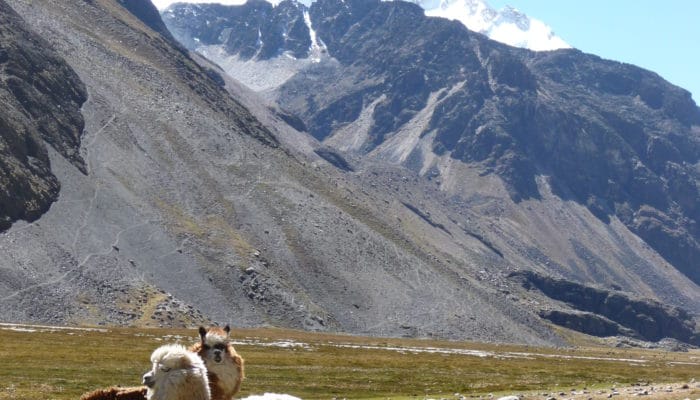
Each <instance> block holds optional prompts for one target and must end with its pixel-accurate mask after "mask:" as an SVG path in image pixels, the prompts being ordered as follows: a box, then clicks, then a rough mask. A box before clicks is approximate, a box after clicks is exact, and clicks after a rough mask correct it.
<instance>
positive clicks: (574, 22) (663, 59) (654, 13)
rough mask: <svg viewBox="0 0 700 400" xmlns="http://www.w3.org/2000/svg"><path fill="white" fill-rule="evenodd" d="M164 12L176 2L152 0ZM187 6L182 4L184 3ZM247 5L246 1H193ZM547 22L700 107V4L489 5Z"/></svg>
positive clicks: (541, 1) (616, 0) (517, 0)
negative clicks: (657, 77) (678, 90)
mask: <svg viewBox="0 0 700 400" xmlns="http://www.w3.org/2000/svg"><path fill="white" fill-rule="evenodd" d="M152 1H153V3H154V4H155V5H156V7H158V8H160V9H162V8H165V7H167V5H168V4H170V3H173V2H174V1H173V0H152ZM180 1H182V0H180ZM189 2H196V3H211V2H217V3H224V4H226V3H228V4H241V3H243V2H244V0H190V1H189ZM486 2H487V3H488V4H489V5H491V7H493V8H495V9H501V8H503V7H505V6H506V5H511V6H513V7H515V8H517V9H518V10H520V11H522V12H523V13H525V14H527V15H528V16H530V17H531V18H535V19H538V20H540V21H543V22H544V23H545V24H547V25H549V26H550V27H551V28H552V30H553V31H554V33H555V34H556V35H557V36H559V37H561V38H562V39H564V41H566V42H567V43H569V44H570V45H572V46H573V47H575V48H577V49H579V50H581V51H583V52H586V53H592V54H596V55H598V56H600V57H603V58H607V59H610V60H616V61H622V62H626V63H630V64H634V65H637V66H639V67H642V68H645V69H648V70H651V71H654V72H656V73H658V74H659V75H661V76H662V77H663V78H664V79H666V80H667V81H669V82H671V83H673V84H674V85H678V86H680V87H682V88H684V89H686V90H688V91H690V92H691V93H692V94H693V99H694V100H695V102H696V103H700V0H667V1H659V0H486Z"/></svg>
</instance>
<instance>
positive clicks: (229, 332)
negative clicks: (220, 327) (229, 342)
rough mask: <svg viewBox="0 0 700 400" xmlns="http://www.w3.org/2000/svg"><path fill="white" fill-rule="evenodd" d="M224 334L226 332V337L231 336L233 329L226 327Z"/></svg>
mask: <svg viewBox="0 0 700 400" xmlns="http://www.w3.org/2000/svg"><path fill="white" fill-rule="evenodd" d="M224 332H226V336H227V337H228V336H229V335H230V334H231V327H230V326H228V324H226V327H224Z"/></svg>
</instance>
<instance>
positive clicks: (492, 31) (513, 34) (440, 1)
mask: <svg viewBox="0 0 700 400" xmlns="http://www.w3.org/2000/svg"><path fill="white" fill-rule="evenodd" d="M412 2H413V3H415V4H418V5H419V6H421V7H422V8H423V9H424V10H425V15H427V16H429V17H441V18H446V19H450V20H455V21H459V22H461V23H462V24H464V26H466V27H467V28H469V29H470V30H472V31H474V32H479V33H482V34H484V35H486V36H488V37H489V38H490V39H493V40H496V41H499V42H501V43H505V44H508V45H511V46H515V47H522V48H526V49H530V50H535V51H544V50H557V49H566V48H571V46H570V45H569V44H567V43H566V42H565V41H564V40H563V39H561V38H560V37H558V36H556V35H555V34H554V32H553V31H552V28H550V27H549V26H547V25H546V24H545V23H543V22H542V21H540V20H537V19H534V18H530V17H528V16H527V15H525V14H523V13H522V12H520V11H518V10H517V9H516V8H514V7H511V6H507V7H505V8H504V9H502V10H498V11H497V10H495V9H493V8H492V7H491V6H489V5H488V4H487V3H486V2H484V1H482V0H414V1H412Z"/></svg>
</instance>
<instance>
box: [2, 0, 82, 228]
mask: <svg viewBox="0 0 700 400" xmlns="http://www.w3.org/2000/svg"><path fill="white" fill-rule="evenodd" d="M86 96H87V93H86V91H85V86H84V85H83V83H82V82H81V81H80V79H79V78H78V76H77V75H76V74H75V72H73V70H72V69H71V68H70V67H69V66H68V65H67V64H66V62H65V61H64V60H63V59H62V58H61V57H60V56H59V55H58V54H57V53H56V52H55V51H54V50H53V49H52V48H51V45H50V44H49V43H48V42H47V41H46V40H44V39H43V38H41V37H40V36H38V35H36V34H34V33H33V32H31V30H30V29H29V28H28V27H27V26H26V24H25V23H24V21H22V19H21V18H20V17H19V16H18V15H17V13H15V12H14V10H13V9H12V8H10V7H9V6H8V5H7V4H6V3H5V2H4V1H0V99H2V104H3V106H2V109H0V188H2V190H1V191H0V230H4V229H7V228H9V227H10V225H11V224H12V222H14V221H16V220H18V219H24V220H29V221H33V220H35V219H37V218H39V216H41V214H43V213H44V212H46V210H47V209H48V208H49V207H50V206H51V203H52V202H53V201H55V200H56V198H57V197H58V194H59V189H60V183H59V182H58V180H57V179H56V177H55V176H54V175H53V174H52V173H51V167H50V162H49V156H48V152H47V149H46V146H47V144H48V145H49V146H51V147H52V148H53V149H55V150H56V151H58V152H59V153H60V154H61V155H63V156H64V157H66V158H67V159H68V160H69V161H70V162H71V163H73V165H75V166H76V167H78V168H79V169H80V170H81V171H83V172H85V163H84V161H83V159H82V157H81V156H80V152H79V149H80V137H81V135H82V130H83V125H84V123H83V117H82V115H81V114H80V106H81V105H82V104H83V102H84V101H85V100H86Z"/></svg>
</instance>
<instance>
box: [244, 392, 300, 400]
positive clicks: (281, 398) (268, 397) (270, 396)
mask: <svg viewBox="0 0 700 400" xmlns="http://www.w3.org/2000/svg"><path fill="white" fill-rule="evenodd" d="M241 400H301V399H300V398H298V397H295V396H292V395H290V394H280V393H265V394H254V395H251V396H248V397H244V398H242V399H241Z"/></svg>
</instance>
